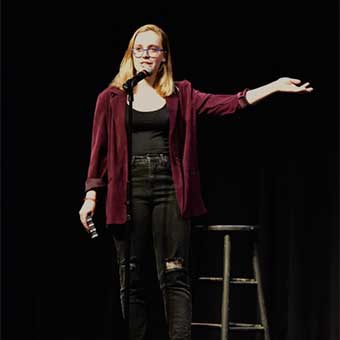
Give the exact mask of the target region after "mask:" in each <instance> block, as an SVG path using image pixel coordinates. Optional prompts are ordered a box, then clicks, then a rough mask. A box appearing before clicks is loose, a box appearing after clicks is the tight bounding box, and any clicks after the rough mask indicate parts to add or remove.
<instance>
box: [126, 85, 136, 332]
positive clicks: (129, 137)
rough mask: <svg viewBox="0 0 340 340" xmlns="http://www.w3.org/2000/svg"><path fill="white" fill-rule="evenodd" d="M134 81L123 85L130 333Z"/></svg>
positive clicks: (127, 317) (127, 294)
mask: <svg viewBox="0 0 340 340" xmlns="http://www.w3.org/2000/svg"><path fill="white" fill-rule="evenodd" d="M134 85H135V84H133V82H131V81H130V82H129V81H128V82H126V83H125V84H124V85H123V88H124V90H125V92H126V93H127V98H128V104H127V105H128V106H127V113H126V119H125V124H126V134H127V151H128V180H127V192H126V248H125V299H124V307H125V308H124V310H125V313H124V314H125V320H126V325H127V334H129V323H130V307H129V301H130V296H129V295H130V294H129V293H130V231H131V227H132V225H133V221H132V178H131V162H132V128H131V125H132V103H133V87H134Z"/></svg>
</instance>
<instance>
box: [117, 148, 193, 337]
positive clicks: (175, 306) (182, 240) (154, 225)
mask: <svg viewBox="0 0 340 340" xmlns="http://www.w3.org/2000/svg"><path fill="white" fill-rule="evenodd" d="M131 172H132V202H133V204H132V213H133V226H132V230H131V231H130V241H131V243H130V274H129V276H130V277H129V282H130V285H129V294H130V295H129V321H130V322H129V340H145V334H146V331H147V326H148V325H147V310H146V301H145V290H146V286H145V284H146V282H147V279H148V278H146V277H145V272H147V270H145V269H144V268H147V266H149V265H150V262H151V261H150V258H149V253H150V252H149V250H150V249H148V247H150V246H149V245H150V242H149V239H150V238H152V243H151V244H153V252H154V256H155V262H156V269H157V275H158V280H159V284H160V289H161V292H162V296H163V302H164V307H165V318H166V321H167V325H168V332H169V338H170V340H189V339H191V315H192V301H191V287H190V277H189V268H188V266H189V246H190V222H189V221H188V220H187V219H184V218H183V217H182V216H181V215H180V213H179V208H178V204H177V200H176V195H175V189H174V185H173V180H172V176H171V167H170V162H169V159H168V156H166V155H163V154H161V155H146V156H133V158H132V163H131ZM114 240H115V245H116V250H117V258H118V263H119V272H120V286H121V302H122V308H123V312H124V301H125V300H124V299H125V295H124V294H125V292H126V287H127V283H126V280H125V260H124V256H125V249H126V237H124V233H119V232H116V233H115V234H114Z"/></svg>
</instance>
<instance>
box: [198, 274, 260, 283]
mask: <svg viewBox="0 0 340 340" xmlns="http://www.w3.org/2000/svg"><path fill="white" fill-rule="evenodd" d="M198 280H199V281H214V282H223V278H222V277H205V276H202V277H199V278H198ZM230 283H232V284H251V285H254V284H257V281H256V280H255V279H247V278H241V277H235V278H232V279H230Z"/></svg>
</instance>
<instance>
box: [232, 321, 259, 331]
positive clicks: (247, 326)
mask: <svg viewBox="0 0 340 340" xmlns="http://www.w3.org/2000/svg"><path fill="white" fill-rule="evenodd" d="M229 329H230V330H232V331H253V330H259V331H261V330H264V327H263V326H262V325H261V324H259V323H237V322H230V323H229Z"/></svg>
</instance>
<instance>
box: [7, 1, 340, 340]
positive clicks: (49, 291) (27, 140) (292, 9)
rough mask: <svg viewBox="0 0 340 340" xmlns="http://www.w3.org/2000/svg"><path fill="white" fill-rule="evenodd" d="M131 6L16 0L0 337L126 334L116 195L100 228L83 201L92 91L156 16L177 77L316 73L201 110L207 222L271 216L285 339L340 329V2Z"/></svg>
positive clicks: (10, 47) (270, 282) (269, 264)
mask: <svg viewBox="0 0 340 340" xmlns="http://www.w3.org/2000/svg"><path fill="white" fill-rule="evenodd" d="M122 6H123V7H122V8H121V9H118V8H116V7H115V4H113V3H109V2H101V3H98V4H97V3H96V4H81V6H80V5H79V6H78V5H76V4H70V3H58V4H50V3H46V4H37V3H34V4H33V3H15V2H9V1H5V2H4V3H3V11H2V24H3V26H2V28H3V29H2V43H3V45H2V46H3V48H2V61H3V63H2V81H3V86H2V98H3V100H2V184H3V185H2V198H3V199H2V222H3V223H2V238H1V239H2V278H3V279H2V297H3V299H2V338H3V339H18V338H20V337H22V336H23V335H24V336H25V338H27V339H39V340H40V339H41V340H47V339H48V340H50V339H58V340H60V339H63V340H71V339H72V340H75V339H77V340H83V339H84V340H85V339H91V340H94V339H96V340H97V339H105V340H106V339H111V338H122V339H123V338H124V336H123V334H124V331H125V330H124V324H123V322H122V317H121V313H120V306H119V284H118V277H117V271H116V265H115V252H114V249H113V247H112V241H111V235H110V234H109V233H108V232H106V231H105V229H104V222H103V209H102V207H101V206H100V207H99V212H98V215H97V224H98V228H99V230H100V232H101V237H100V238H99V239H98V240H95V241H94V240H90V239H89V238H88V235H87V234H86V233H85V232H84V231H83V229H82V227H81V225H80V222H79V218H78V210H79V208H80V206H81V204H82V196H83V188H84V181H85V177H86V167H87V163H88V159H89V148H90V131H91V126H92V115H93V111H94V105H95V99H96V97H97V95H98V93H99V92H100V91H101V90H102V89H104V87H106V86H107V84H108V83H109V82H110V80H111V79H112V78H113V76H114V74H115V73H116V72H117V71H118V67H119V62H120V60H121V58H122V55H123V52H124V51H125V48H126V45H127V42H128V40H129V38H130V36H131V34H132V33H133V32H134V30H135V29H136V28H137V27H139V26H140V25H142V24H145V23H148V22H151V23H156V24H159V25H160V26H161V27H163V28H164V30H165V31H166V32H167V33H168V34H169V37H170V42H171V46H172V54H173V60H174V73H175V78H176V79H189V80H190V81H191V82H192V83H193V85H194V87H196V88H198V89H200V90H202V91H206V92H212V93H233V92H236V91H239V90H242V89H244V88H246V87H249V88H253V87H256V86H260V85H263V84H265V83H266V82H269V81H272V80H274V79H276V78H277V77H280V76H292V77H297V78H300V79H302V80H303V81H311V83H312V85H313V87H314V88H315V91H314V92H313V93H312V94H308V95H290V94H289V95H288V94H276V95H274V96H272V97H271V98H268V99H265V100H264V101H262V102H261V103H259V104H258V105H256V106H252V107H248V108H246V109H245V110H243V111H242V112H239V113H238V114H236V115H233V116H229V117H225V118H223V119H221V118H207V117H201V118H200V122H199V125H198V135H199V145H198V148H199V155H200V170H201V176H202V191H203V195H204V199H205V202H206V205H207V208H208V211H209V212H208V214H207V215H206V216H204V217H203V218H202V219H201V220H200V219H198V220H197V221H195V222H197V223H198V224H199V223H226V224H258V225H260V226H261V234H260V236H261V237H260V245H261V248H260V249H261V263H262V268H263V275H264V279H263V283H264V288H265V298H266V302H267V308H268V318H269V324H270V329H271V333H272V338H273V339H277V340H281V339H282V340H294V339H308V340H319V339H330V340H336V339H338V338H339V261H338V258H339V219H338V204H339V200H338V192H339V190H338V189H339V182H338V177H339V164H338V161H339V158H338V157H339V156H338V152H339V148H338V147H339V140H338V137H339V135H338V132H339V120H338V115H339V82H338V80H339V77H338V76H339V65H338V61H339V54H338V51H339V45H338V40H339V37H338V8H337V7H336V6H335V4H334V5H333V7H331V5H328V6H323V5H320V4H318V6H317V5H315V4H312V3H310V2H307V1H305V0H303V1H299V2H293V1H288V2H285V3H275V4H274V3H273V4H269V5H268V4H266V5H265V4H255V3H249V4H246V3H244V2H242V3H230V4H228V6H227V8H224V7H223V6H222V5H221V4H218V3H216V4H215V5H213V4H211V3H210V6H209V7H207V6H205V7H204V8H195V9H189V8H187V9H183V8H178V7H175V6H174V5H169V4H161V3H158V4H157V5H156V6H155V7H152V8H147V9H146V8H145V7H144V6H137V5H136V6H132V7H131V6H125V5H122ZM321 18H324V19H323V20H322V24H321ZM93 241H94V242H93ZM216 242H217V241H216ZM240 253H241V255H240V257H242V249H241V251H240ZM201 255H202V254H201ZM207 255H208V254H207ZM200 258H201V257H200ZM196 260H197V258H196ZM219 260H220V259H219ZM202 261H204V262H205V264H206V265H207V266H208V267H209V266H210V265H212V264H213V263H214V261H215V260H214V259H213V258H212V257H209V256H206V257H205V256H204V257H203V260H202ZM150 287H152V288H156V287H157V283H156V282H151V283H150ZM153 291H156V290H153ZM158 297H159V296H158ZM211 298H212V299H213V298H214V299H217V298H218V296H217V295H216V296H213V295H211ZM157 301H158V300H157V299H155V300H154V302H155V304H156V302H157ZM236 304H237V302H236ZM210 305H211V306H214V304H213V303H211V304H210ZM157 306H158V304H157ZM157 306H156V305H155V306H153V305H152V306H151V309H152V310H153V311H155V310H158V309H157V308H159V307H157ZM195 308H197V309H199V308H203V305H202V304H201V305H200V304H195ZM241 309H242V308H241ZM213 312H214V313H216V315H217V312H218V311H217V310H214V311H213ZM195 313H196V311H195ZM159 314H160V313H153V316H154V324H155V325H157V327H156V328H159V329H161V326H162V323H163V321H164V320H162V318H160V317H159ZM157 334H158V335H157ZM157 334H156V335H154V337H155V338H157V336H158V338H159V334H162V333H161V330H159V332H158V333H157ZM215 335H216V334H213V333H211V334H210V333H208V334H207V335H206V338H207V339H214V336H215ZM150 337H151V336H150Z"/></svg>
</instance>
